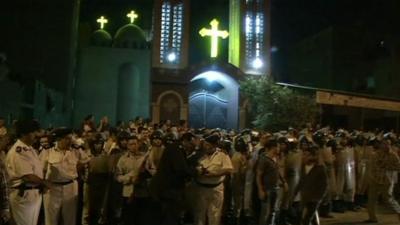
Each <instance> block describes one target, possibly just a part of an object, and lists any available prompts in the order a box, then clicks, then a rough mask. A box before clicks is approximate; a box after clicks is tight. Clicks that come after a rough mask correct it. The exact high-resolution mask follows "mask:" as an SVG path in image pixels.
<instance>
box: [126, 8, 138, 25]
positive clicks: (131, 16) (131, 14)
mask: <svg viewBox="0 0 400 225" xmlns="http://www.w3.org/2000/svg"><path fill="white" fill-rule="evenodd" d="M126 16H127V17H129V19H130V21H131V23H133V22H135V19H137V18H138V17H139V15H138V14H136V13H135V11H133V10H132V11H131V12H130V13H128V14H126Z"/></svg>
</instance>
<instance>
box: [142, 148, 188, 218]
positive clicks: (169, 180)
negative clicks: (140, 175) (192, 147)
mask: <svg viewBox="0 0 400 225" xmlns="http://www.w3.org/2000/svg"><path fill="white" fill-rule="evenodd" d="M190 175H191V170H190V169H189V167H188V165H187V163H186V159H185V154H184V152H183V149H182V147H181V146H180V145H179V143H177V142H175V141H171V140H166V141H165V150H164V153H163V155H162V157H161V160H160V164H159V168H158V170H157V173H156V174H155V175H154V177H153V178H152V180H151V184H150V191H151V194H152V196H153V197H154V198H155V199H156V200H158V201H159V202H160V203H161V208H162V215H161V220H162V224H163V225H170V224H171V225H176V224H179V221H180V217H181V214H182V210H183V204H184V202H183V200H184V188H185V181H186V179H187V178H188V177H189V176H190Z"/></svg>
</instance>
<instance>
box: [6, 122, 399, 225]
mask: <svg viewBox="0 0 400 225" xmlns="http://www.w3.org/2000/svg"><path fill="white" fill-rule="evenodd" d="M399 156H400V138H399V137H398V136H396V134H395V133H393V132H383V131H373V132H371V131H369V132H366V131H357V130H354V131H347V130H343V129H337V130H334V129H331V128H329V127H324V128H321V127H318V126H315V127H313V126H311V125H305V127H303V128H299V129H294V128H288V129H287V130H285V131H279V132H268V131H261V130H251V129H244V130H241V131H234V130H223V129H207V128H202V129H190V128H188V127H187V124H186V123H185V122H184V121H181V122H180V123H179V124H173V123H171V122H170V121H163V122H161V123H159V124H152V123H151V122H150V121H147V120H143V119H141V118H137V119H135V120H132V121H129V122H128V123H126V124H125V123H122V122H120V123H118V124H117V125H116V126H111V125H110V123H109V121H108V119H107V117H104V118H102V119H101V120H100V122H99V124H96V123H95V121H94V117H93V116H91V115H90V116H88V117H87V118H85V120H84V121H83V123H82V125H81V126H80V127H79V129H76V130H73V129H69V128H64V127H59V128H51V129H46V130H45V129H41V128H40V126H39V123H38V122H37V121H35V120H21V121H15V123H14V124H13V126H12V127H9V128H8V129H7V128H6V126H5V123H4V119H2V118H0V169H1V174H0V179H1V180H0V200H1V202H0V203H1V204H0V207H1V208H0V210H1V211H0V217H1V218H0V219H1V221H0V224H17V225H38V224H39V225H57V224H64V225H67V224H68V225H74V224H82V225H97V224H109V225H142V224H143V225H160V224H162V225H179V224H194V225H206V224H208V225H222V224H224V225H230V224H232V225H247V224H248V225H251V224H260V225H289V224H293V225H295V224H301V225H311V224H320V220H319V218H320V217H332V216H335V214H332V212H335V213H345V212H346V211H357V210H359V209H361V208H363V207H365V208H367V212H368V214H367V215H366V216H365V221H364V222H365V223H378V217H377V215H376V209H375V208H376V205H377V204H378V202H383V203H385V204H386V205H387V206H389V208H390V209H392V210H393V212H394V213H396V214H397V215H398V217H399V221H400V205H399V203H398V202H397V201H396V197H398V196H396V193H397V191H396V190H398V189H397V188H398V186H399V182H398V180H397V175H398V172H399V170H400V159H399Z"/></svg>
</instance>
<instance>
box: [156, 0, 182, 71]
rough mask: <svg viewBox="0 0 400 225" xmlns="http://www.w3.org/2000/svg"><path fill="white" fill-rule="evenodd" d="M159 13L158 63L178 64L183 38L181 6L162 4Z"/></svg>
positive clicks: (180, 4) (179, 4)
mask: <svg viewBox="0 0 400 225" xmlns="http://www.w3.org/2000/svg"><path fill="white" fill-rule="evenodd" d="M161 11H162V12H161V14H162V15H161V24H162V26H161V40H160V41H161V43H160V62H161V63H169V64H178V63H179V61H180V55H181V47H182V45H181V42H182V36H183V35H182V29H183V4H182V3H178V4H173V5H171V3H169V2H164V3H163V5H162V10H161Z"/></svg>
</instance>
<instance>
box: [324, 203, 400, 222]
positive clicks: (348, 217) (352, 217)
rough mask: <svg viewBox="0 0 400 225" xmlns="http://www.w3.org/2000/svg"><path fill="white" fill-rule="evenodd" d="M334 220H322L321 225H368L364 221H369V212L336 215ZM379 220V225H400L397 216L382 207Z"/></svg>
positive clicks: (363, 210) (380, 207) (361, 211)
mask: <svg viewBox="0 0 400 225" xmlns="http://www.w3.org/2000/svg"><path fill="white" fill-rule="evenodd" d="M333 215H334V218H332V219H321V225H358V224H366V223H362V221H364V220H366V219H368V215H367V210H366V209H362V210H360V211H359V212H346V213H343V214H341V213H334V214H333ZM378 220H379V223H376V224H379V225H399V224H400V222H399V220H398V218H397V216H396V215H395V214H394V213H393V212H391V211H390V210H389V209H386V208H384V207H382V206H379V207H378Z"/></svg>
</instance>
